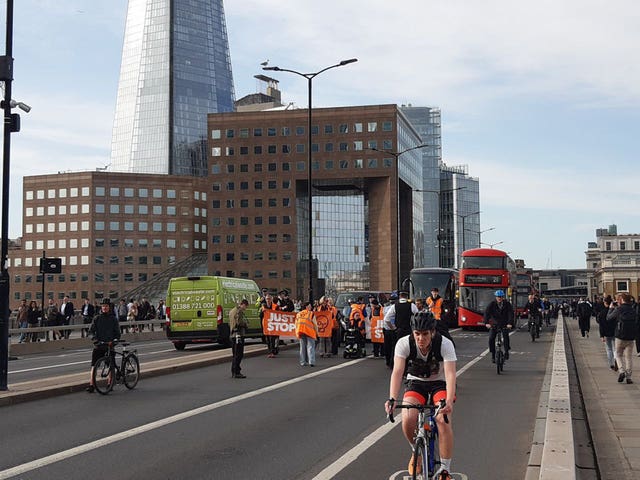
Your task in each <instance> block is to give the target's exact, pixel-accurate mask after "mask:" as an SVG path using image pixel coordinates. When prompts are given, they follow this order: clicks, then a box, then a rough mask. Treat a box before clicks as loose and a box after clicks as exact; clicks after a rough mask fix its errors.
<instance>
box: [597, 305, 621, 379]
mask: <svg viewBox="0 0 640 480" xmlns="http://www.w3.org/2000/svg"><path fill="white" fill-rule="evenodd" d="M612 303H613V299H612V298H611V295H607V296H606V297H604V301H603V307H602V308H600V309H599V311H598V314H597V315H596V322H597V323H598V329H599V331H600V338H601V339H602V343H604V348H605V350H606V352H607V361H608V362H609V368H611V370H613V371H614V372H617V371H618V365H617V363H616V359H615V340H616V336H615V335H616V324H615V322H613V321H608V320H607V314H608V313H609V307H610V306H611V304H612Z"/></svg>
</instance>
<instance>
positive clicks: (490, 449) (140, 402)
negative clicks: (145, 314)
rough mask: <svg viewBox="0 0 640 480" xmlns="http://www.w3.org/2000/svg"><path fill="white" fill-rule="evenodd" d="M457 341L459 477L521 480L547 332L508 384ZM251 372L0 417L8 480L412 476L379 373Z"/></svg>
mask: <svg viewBox="0 0 640 480" xmlns="http://www.w3.org/2000/svg"><path fill="white" fill-rule="evenodd" d="M454 337H455V340H456V346H457V354H458V370H459V372H460V375H459V380H458V401H457V403H456V405H455V411H454V414H453V416H452V421H453V423H454V432H455V438H456V446H455V456H454V461H453V468H452V470H453V471H454V472H458V473H457V474H456V475H454V478H457V479H463V478H468V479H473V480H483V479H493V478H524V473H525V470H526V466H527V460H528V456H529V451H530V448H531V442H532V438H533V430H534V426H535V417H536V412H537V407H538V405H537V403H538V399H539V394H540V387H541V385H542V381H543V378H544V374H545V366H546V361H547V355H548V354H549V347H550V346H551V344H552V343H551V342H552V335H551V332H549V331H548V330H547V331H545V332H543V334H542V337H541V339H540V341H537V342H535V343H531V342H530V340H529V339H528V337H527V335H526V332H516V333H514V334H513V336H512V337H511V338H512V348H513V350H512V358H511V360H509V362H508V363H507V365H506V367H505V371H504V374H503V375H500V376H498V375H497V374H496V371H495V368H494V366H493V364H491V362H490V359H489V358H487V357H486V356H482V354H483V352H484V351H485V350H486V340H487V334H486V333H485V332H462V331H457V332H455V333H454ZM149 347H151V348H150V350H151V351H153V349H156V350H161V348H160V347H159V346H158V345H155V346H153V345H150V346H149ZM168 347H169V348H171V345H168ZM139 350H140V349H139ZM180 353H182V352H175V351H174V352H171V354H172V355H175V354H180ZM479 356H480V357H479ZM66 363H72V362H66ZM83 368H86V364H85V365H84V366H83ZM243 372H244V373H246V374H247V376H248V378H247V379H245V380H235V379H231V378H230V372H229V365H228V364H220V365H214V366H210V367H206V368H201V369H197V370H191V371H186V372H181V373H179V374H172V375H166V376H161V377H154V378H149V379H143V380H142V381H141V382H140V384H139V385H138V387H137V388H136V389H135V390H133V391H128V390H126V389H125V388H124V387H122V386H118V387H117V389H116V390H115V391H114V392H112V394H110V395H108V396H100V395H97V394H86V393H74V394H69V395H65V396H60V397H54V398H49V399H47V400H42V401H33V402H28V403H22V404H16V405H11V406H8V407H4V408H1V409H0V425H2V430H3V435H2V437H1V438H0V452H2V454H1V455H0V479H2V478H21V479H50V480H55V479H75V478H78V479H86V478H118V479H129V478H131V479H136V480H140V479H147V478H148V479H218V478H219V479H236V478H237V479H244V478H258V479H329V478H337V479H359V478H383V479H387V478H388V479H392V478H393V479H401V478H404V476H405V475H406V468H407V465H406V464H407V461H408V458H409V456H410V450H409V446H408V444H407V443H406V441H405V440H404V439H403V437H402V433H401V431H400V428H399V427H398V426H395V427H392V426H391V424H389V423H388V422H387V421H386V418H385V415H384V410H383V403H384V400H385V399H386V398H387V397H388V376H389V371H388V370H387V369H386V367H385V365H384V361H383V360H380V359H374V358H365V359H361V360H351V361H348V360H343V359H342V358H341V357H340V358H332V359H318V365H317V366H316V367H315V368H310V367H305V368H303V367H300V366H299V365H298V362H297V350H295V349H288V350H283V351H281V354H280V355H279V358H276V359H268V358H266V356H259V357H253V358H247V359H245V361H244V362H243ZM396 425H397V423H396ZM13 467H17V468H18V470H13V471H9V470H8V469H10V468H13Z"/></svg>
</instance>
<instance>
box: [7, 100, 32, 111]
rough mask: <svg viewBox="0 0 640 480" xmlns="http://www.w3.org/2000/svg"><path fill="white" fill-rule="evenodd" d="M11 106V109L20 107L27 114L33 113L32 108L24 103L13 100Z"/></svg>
mask: <svg viewBox="0 0 640 480" xmlns="http://www.w3.org/2000/svg"><path fill="white" fill-rule="evenodd" d="M9 105H11V108H15V107H18V108H19V109H20V110H22V111H23V112H25V113H29V112H30V111H31V107H30V106H29V105H27V104H26V103H24V102H16V101H15V100H11V102H10V104H9Z"/></svg>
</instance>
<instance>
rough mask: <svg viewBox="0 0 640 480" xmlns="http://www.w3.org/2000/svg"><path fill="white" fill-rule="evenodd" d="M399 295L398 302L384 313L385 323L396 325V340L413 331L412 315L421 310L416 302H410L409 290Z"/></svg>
mask: <svg viewBox="0 0 640 480" xmlns="http://www.w3.org/2000/svg"><path fill="white" fill-rule="evenodd" d="M398 296H399V299H398V302H397V303H396V304H395V305H392V306H391V308H390V309H389V310H387V311H386V312H385V314H384V323H386V324H388V325H392V324H393V325H395V331H396V341H397V340H398V339H399V338H402V337H404V336H406V335H409V334H410V333H411V317H412V316H413V315H414V314H416V313H418V312H419V310H418V307H416V304H415V303H411V302H409V293H408V292H400V293H399V294H398ZM394 347H395V345H394Z"/></svg>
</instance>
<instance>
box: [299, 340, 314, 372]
mask: <svg viewBox="0 0 640 480" xmlns="http://www.w3.org/2000/svg"><path fill="white" fill-rule="evenodd" d="M315 364H316V340H315V338H311V337H308V336H306V335H305V334H301V335H300V365H302V366H303V367H304V366H305V365H315Z"/></svg>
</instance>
